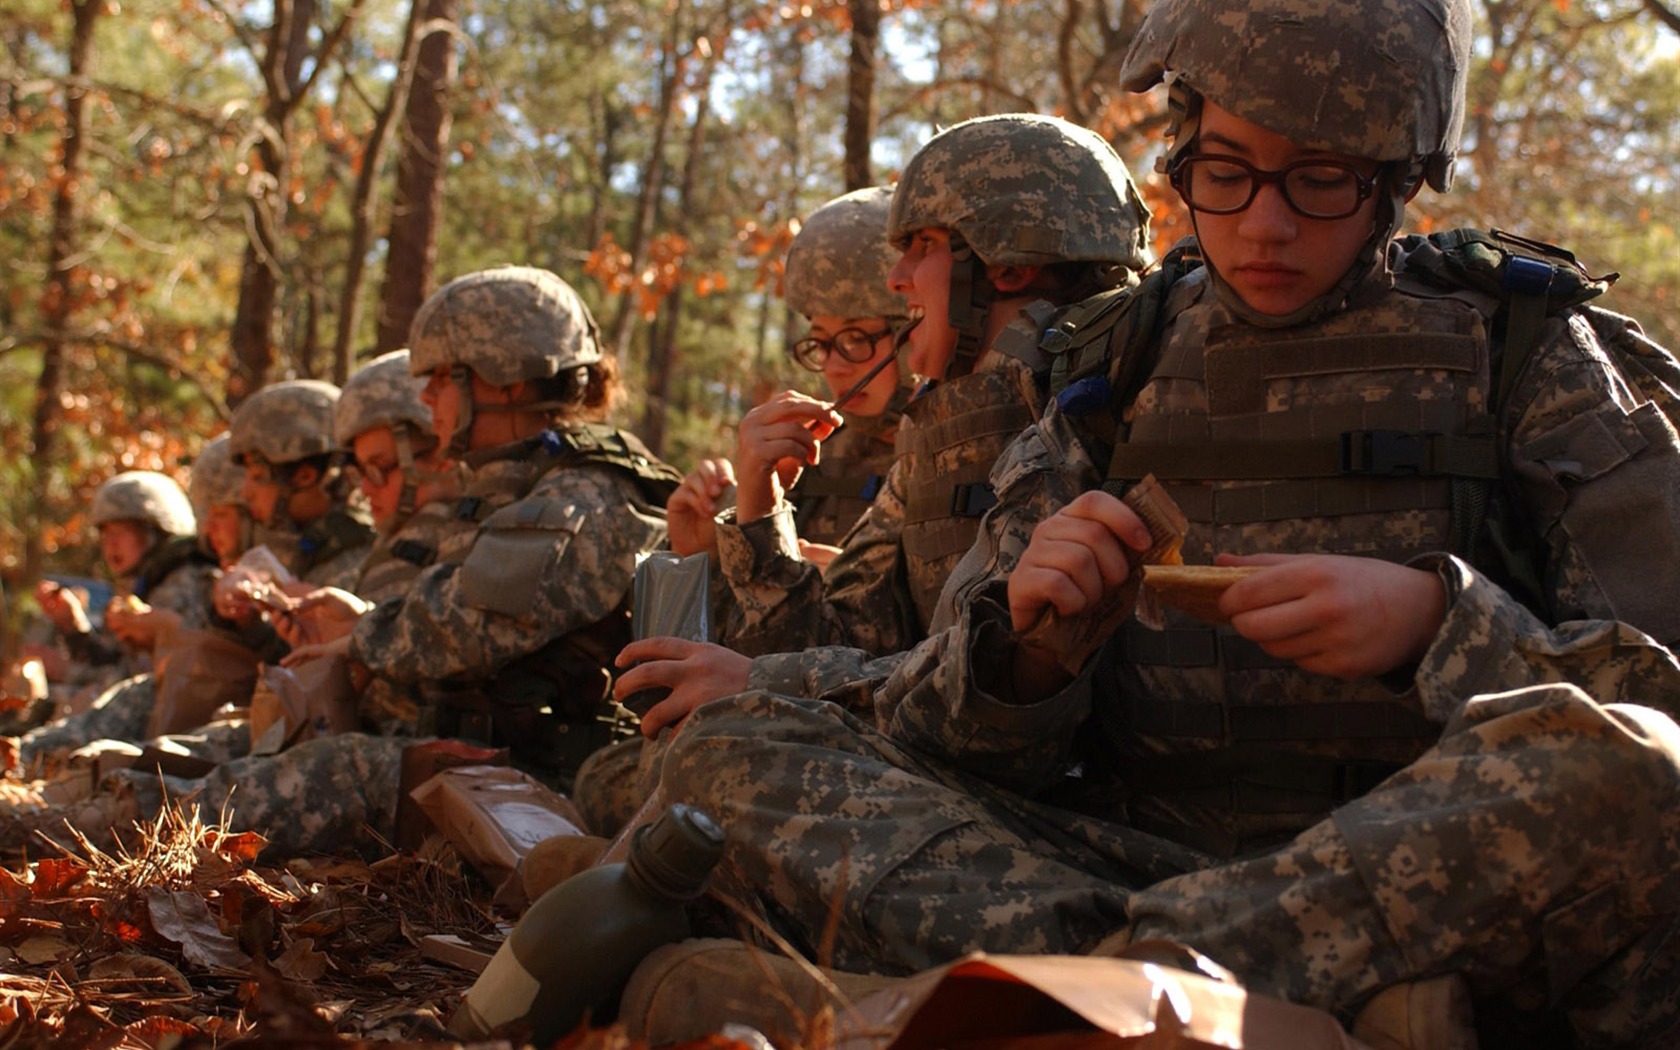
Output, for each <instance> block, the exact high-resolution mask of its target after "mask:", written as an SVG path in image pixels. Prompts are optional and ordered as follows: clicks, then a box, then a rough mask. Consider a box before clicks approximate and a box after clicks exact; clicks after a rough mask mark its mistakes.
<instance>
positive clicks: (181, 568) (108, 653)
mask: <svg viewBox="0 0 1680 1050" xmlns="http://www.w3.org/2000/svg"><path fill="white" fill-rule="evenodd" d="M216 576H217V572H216V566H215V564H214V563H213V562H211V561H210V559H208V558H206V557H204V555H202V554H201V553H200V552H199V550H198V546H197V541H196V540H194V539H192V538H177V539H169V540H164V541H163V542H161V543H159V544H157V545H156V546H155V547H153V548H152V549H151V550H150V551H149V552H147V554H146V557H145V558H144V559H143V560H142V561H141V563H140V566H139V567H138V568H137V569H136V570H135V571H134V575H133V576H131V577H129V578H128V579H125V580H122V581H121V582H120V583H119V585H118V588H117V591H118V593H127V594H132V595H134V596H135V597H136V598H139V599H140V600H141V601H143V602H145V603H146V604H147V605H149V606H151V607H152V608H154V609H161V610H164V611H166V612H172V613H174V614H175V615H177V616H179V617H180V618H181V626H182V627H183V628H185V629H188V630H193V629H200V628H204V627H208V626H210V625H211V622H212V617H213V616H214V611H213V608H212V606H211V602H210V591H211V588H213V587H214V586H215V585H216ZM65 641H66V643H67V645H68V647H69V651H70V656H71V658H72V659H73V660H75V661H76V662H77V663H79V664H83V665H86V666H90V667H97V666H115V667H116V668H117V669H118V671H119V672H120V673H121V675H122V677H125V678H126V677H128V676H130V675H136V674H142V673H144V672H146V671H149V670H151V655H150V654H149V653H143V652H135V651H133V650H131V649H129V648H128V647H127V646H126V645H124V644H123V643H122V642H121V641H119V640H118V639H117V637H116V635H114V634H110V633H109V632H103V631H94V632H91V633H89V634H85V635H76V636H73V637H70V638H67V639H65Z"/></svg>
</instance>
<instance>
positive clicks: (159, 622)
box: [105, 602, 181, 649]
mask: <svg viewBox="0 0 1680 1050" xmlns="http://www.w3.org/2000/svg"><path fill="white" fill-rule="evenodd" d="M105 624H106V626H108V627H110V628H111V630H112V632H113V633H115V634H116V636H117V637H118V638H121V639H122V640H123V641H124V642H127V643H128V644H129V645H132V646H135V647H136V648H140V649H150V648H151V647H152V646H153V645H156V644H157V639H158V636H159V635H161V634H164V633H165V632H168V631H172V630H175V629H176V628H179V627H180V626H181V616H180V614H179V613H174V612H170V611H169V610H168V609H157V608H153V607H152V606H150V605H146V604H145V603H144V602H140V603H137V604H136V605H130V604H126V603H124V604H119V603H117V602H112V603H111V607H110V608H108V609H106V610H105Z"/></svg>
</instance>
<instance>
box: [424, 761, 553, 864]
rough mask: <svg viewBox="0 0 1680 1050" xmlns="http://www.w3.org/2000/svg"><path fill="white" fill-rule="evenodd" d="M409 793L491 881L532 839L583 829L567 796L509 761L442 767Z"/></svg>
mask: <svg viewBox="0 0 1680 1050" xmlns="http://www.w3.org/2000/svg"><path fill="white" fill-rule="evenodd" d="M411 794H412V796H413V798H414V801H415V802H417V803H419V805H420V808H421V810H423V811H424V812H425V814H426V816H428V817H430V818H431V821H432V825H433V826H434V827H436V828H437V829H438V831H439V832H441V833H442V834H443V836H444V837H445V838H447V839H448V840H449V841H450V843H451V844H452V845H454V847H455V848H456V850H458V851H459V852H460V854H461V856H462V857H463V858H464V859H465V860H466V861H467V863H469V864H471V865H472V866H473V867H475V868H477V869H478V870H479V872H480V873H482V874H483V875H484V876H485V877H486V878H488V879H489V880H490V881H491V882H492V883H500V882H502V881H503V880H505V879H506V878H507V877H508V876H509V875H510V874H512V873H513V870H514V869H515V868H517V867H518V866H519V862H520V861H521V860H522V859H524V857H525V855H526V854H527V853H529V852H531V847H533V846H535V845H536V844H537V843H539V842H542V841H543V840H545V839H551V838H553V837H555V836H556V835H582V834H583V833H584V832H583V830H582V829H581V828H579V827H578V825H577V823H576V817H577V810H576V808H575V807H573V806H572V804H571V802H569V801H568V800H567V799H564V798H562V797H561V796H559V795H557V794H555V793H554V792H552V791H550V790H549V789H548V788H546V787H544V786H543V785H542V784H540V783H538V782H537V781H536V780H535V779H533V778H532V777H530V776H529V775H527V774H525V773H521V772H520V771H519V770H517V769H514V768H512V767H510V766H457V767H455V768H453V769H445V770H444V771H443V772H441V773H438V774H437V775H436V776H434V777H432V778H431V779H430V780H428V781H426V782H425V783H424V784H421V785H420V786H419V787H417V788H415V789H414V790H413V792H411Z"/></svg>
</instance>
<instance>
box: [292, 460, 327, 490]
mask: <svg viewBox="0 0 1680 1050" xmlns="http://www.w3.org/2000/svg"><path fill="white" fill-rule="evenodd" d="M291 480H292V487H293V488H298V489H307V488H313V487H314V486H316V485H318V484H320V482H321V471H320V470H319V469H318V468H317V467H316V466H315V464H313V463H299V464H298V465H297V466H296V467H295V468H293V470H292V479H291Z"/></svg>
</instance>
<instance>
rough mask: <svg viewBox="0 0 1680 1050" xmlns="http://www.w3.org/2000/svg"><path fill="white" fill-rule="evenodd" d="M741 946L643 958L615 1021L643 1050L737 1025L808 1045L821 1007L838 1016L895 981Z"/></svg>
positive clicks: (671, 948) (695, 943)
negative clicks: (814, 969) (816, 971)
mask: <svg viewBox="0 0 1680 1050" xmlns="http://www.w3.org/2000/svg"><path fill="white" fill-rule="evenodd" d="M820 973H821V974H822V979H819V978H818V977H816V976H813V974H812V973H811V972H810V970H808V969H806V968H805V967H804V966H802V965H800V964H799V963H797V962H795V961H793V960H792V959H788V958H785V957H783V956H781V955H776V954H773V953H772V952H770V951H767V950H765V949H761V948H756V947H753V946H752V945H748V944H745V943H743V942H741V941H734V940H723V939H716V940H713V939H705V940H689V941H680V942H678V943H676V944H668V945H666V946H665V947H663V948H659V949H657V950H656V951H654V952H653V953H652V954H651V955H649V956H648V957H647V958H646V959H644V960H642V963H641V965H640V966H638V967H637V968H636V972H635V973H634V974H632V975H631V977H630V983H629V984H628V985H627V986H626V987H625V989H624V996H623V998H622V999H621V1000H620V1003H619V1010H618V1019H619V1021H620V1023H622V1024H623V1025H624V1026H625V1027H626V1028H627V1029H628V1030H629V1034H630V1036H631V1037H632V1038H634V1039H637V1040H640V1041H642V1042H644V1043H646V1044H647V1045H649V1046H661V1045H665V1044H668V1043H678V1042H687V1041H690V1040H695V1039H700V1038H702V1037H704V1036H706V1035H709V1034H711V1033H713V1032H717V1031H719V1030H720V1029H721V1028H722V1027H723V1026H724V1025H725V1024H730V1023H734V1024H742V1025H746V1026H748V1027H750V1028H754V1029H757V1030H758V1031H760V1032H762V1033H764V1034H765V1035H766V1036H768V1037H769V1038H770V1040H771V1042H772V1043H774V1044H775V1045H776V1046H794V1045H811V1043H810V1041H809V1040H808V1039H807V1038H805V1036H806V1035H807V1034H808V1033H809V1032H810V1031H811V1029H812V1027H813V1024H814V1023H818V1022H817V1019H818V1017H819V1015H820V1014H821V1013H822V1011H823V1008H824V1007H829V1008H831V1009H832V1010H833V1011H834V1013H835V1015H836V1016H843V1014H844V1011H845V1010H846V1009H847V1007H849V1006H850V1005H851V1004H852V1003H854V1002H856V1001H857V1000H859V999H862V998H863V997H865V996H867V995H869V994H870V993H872V992H876V991H879V990H880V989H882V988H886V987H889V986H890V985H893V984H895V983H897V982H898V980H899V978H894V977H880V976H876V975H873V974H854V973H842V972H840V971H837V970H821V971H820Z"/></svg>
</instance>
